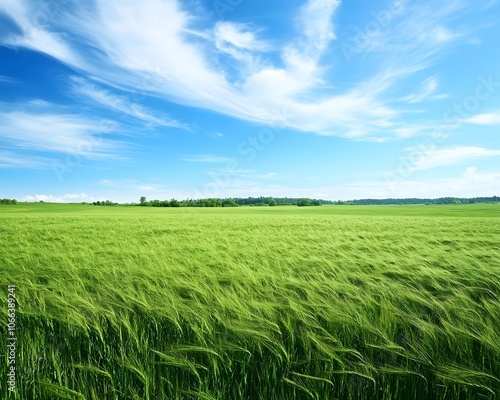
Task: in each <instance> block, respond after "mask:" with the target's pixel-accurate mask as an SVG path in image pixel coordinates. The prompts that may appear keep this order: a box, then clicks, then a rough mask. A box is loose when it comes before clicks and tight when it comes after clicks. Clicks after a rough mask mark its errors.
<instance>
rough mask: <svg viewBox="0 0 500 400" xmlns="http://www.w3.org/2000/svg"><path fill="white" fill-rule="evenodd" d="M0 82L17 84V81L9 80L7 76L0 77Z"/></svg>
mask: <svg viewBox="0 0 500 400" xmlns="http://www.w3.org/2000/svg"><path fill="white" fill-rule="evenodd" d="M0 82H3V83H17V82H18V81H17V79H14V78H11V77H9V76H5V75H0Z"/></svg>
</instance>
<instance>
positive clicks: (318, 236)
mask: <svg viewBox="0 0 500 400" xmlns="http://www.w3.org/2000/svg"><path fill="white" fill-rule="evenodd" d="M0 276H1V280H2V288H3V292H2V293H3V295H2V298H3V299H4V300H3V302H2V305H3V306H2V311H1V313H0V314H1V319H2V324H1V333H2V338H6V335H7V320H8V316H7V285H15V286H16V289H15V294H16V299H17V302H18V304H17V315H16V335H17V339H18V340H17V347H16V383H17V389H16V392H15V395H11V396H10V397H8V395H7V383H6V382H7V379H6V377H7V372H8V369H7V368H8V366H7V356H5V362H3V363H2V367H1V368H0V370H1V375H2V377H3V378H2V379H1V380H0V387H1V395H0V397H1V398H12V399H14V398H16V399H23V400H25V399H98V400H105V399H141V400H142V399H162V400H163V399H169V400H170V399H172V400H173V399H217V400H233V399H235V400H238V399H249V400H254V399H263V400H273V399H276V400H293V399H318V400H325V399H353V400H354V399H367V400H368V399H384V400H385V399H405V400H406V399H414V400H422V399H436V400H437V399H439V400H441V399H460V400H462V399H464V400H468V399H471V400H472V399H474V400H476V399H497V398H498V396H500V380H499V377H500V302H499V298H500V278H499V277H500V205H497V204H471V205H449V206H424V205H422V206H323V207H239V208H218V209H196V208H177V209H176V208H150V207H94V206H88V205H55V204H17V205H15V206H0ZM4 343H6V340H4Z"/></svg>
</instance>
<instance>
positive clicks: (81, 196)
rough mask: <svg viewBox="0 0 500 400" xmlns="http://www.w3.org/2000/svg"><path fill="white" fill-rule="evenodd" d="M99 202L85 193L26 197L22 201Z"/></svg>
mask: <svg viewBox="0 0 500 400" xmlns="http://www.w3.org/2000/svg"><path fill="white" fill-rule="evenodd" d="M96 200H99V199H97V198H95V197H93V196H90V195H88V194H87V193H67V194H63V195H52V194H35V195H27V196H25V197H24V198H23V199H22V201H29V202H34V201H44V202H46V203H80V202H83V201H86V202H92V201H96Z"/></svg>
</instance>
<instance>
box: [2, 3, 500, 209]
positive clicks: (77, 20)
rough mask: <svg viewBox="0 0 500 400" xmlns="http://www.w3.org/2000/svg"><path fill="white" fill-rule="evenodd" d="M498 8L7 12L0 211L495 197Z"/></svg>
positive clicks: (197, 6) (499, 190) (180, 6)
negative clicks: (83, 205) (182, 202)
mask: <svg viewBox="0 0 500 400" xmlns="http://www.w3.org/2000/svg"><path fill="white" fill-rule="evenodd" d="M499 19H500V4H499V2H498V1H497V0H477V1H469V0H448V1H445V2H437V1H424V0H419V1H416V0H413V1H412V0H391V1H377V2H374V1H368V0H358V1H356V2H353V1H349V2H348V1H340V0H308V1H304V0H300V1H299V0H287V1H284V0H283V1H273V2H270V1H263V0H252V1H250V0H215V1H214V0H183V1H180V0H148V1H146V0H145V1H132V0H92V1H88V2H76V1H70V0H64V1H63V0H58V1H56V0H42V1H34V0H32V1H27V0H3V1H2V2H1V3H0V197H9V198H17V199H18V200H28V201H31V200H45V201H65V202H73V201H93V200H104V199H111V200H114V201H138V199H139V197H140V196H142V195H144V196H146V197H147V198H148V199H155V198H157V199H170V198H172V197H175V198H180V199H184V198H200V197H229V196H231V197H247V196H261V195H263V196H275V197H281V196H289V197H315V198H324V199H332V200H337V199H353V198H368V197H371V198H386V197H440V196H464V197H472V196H493V195H500V162H499V161H500V140H499V133H500V132H499V128H500V42H499V41H498V38H499V37H500V24H499V22H500V21H499Z"/></svg>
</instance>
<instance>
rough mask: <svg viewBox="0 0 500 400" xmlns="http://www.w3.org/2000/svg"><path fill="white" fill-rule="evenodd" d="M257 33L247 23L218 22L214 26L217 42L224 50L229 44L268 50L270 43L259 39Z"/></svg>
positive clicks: (237, 46) (244, 48)
mask: <svg viewBox="0 0 500 400" xmlns="http://www.w3.org/2000/svg"><path fill="white" fill-rule="evenodd" d="M257 33H258V32H255V31H253V30H252V29H251V28H250V27H249V26H248V25H246V24H241V23H234V22H229V21H224V22H218V23H216V25H215V28H214V36H215V44H216V45H217V47H218V48H220V49H223V50H224V49H225V48H226V46H227V45H231V46H233V47H235V48H237V49H243V50H258V51H265V50H268V49H269V48H270V45H269V44H268V43H267V42H265V41H263V40H260V39H258V38H257Z"/></svg>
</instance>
